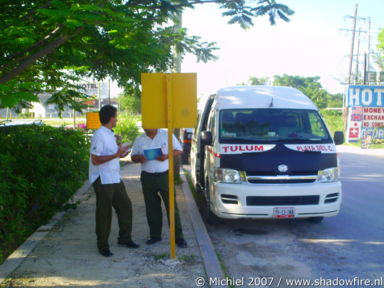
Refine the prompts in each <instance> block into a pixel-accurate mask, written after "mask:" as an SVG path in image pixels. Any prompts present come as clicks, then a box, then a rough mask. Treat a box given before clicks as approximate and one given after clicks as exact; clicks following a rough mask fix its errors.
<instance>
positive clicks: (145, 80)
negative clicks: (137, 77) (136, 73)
mask: <svg viewBox="0 0 384 288" xmlns="http://www.w3.org/2000/svg"><path fill="white" fill-rule="evenodd" d="M167 77H168V80H169V81H168V82H167ZM167 83H168V84H167ZM141 85H142V98H141V113H142V121H143V128H167V127H168V122H167V121H168V117H167V105H170V103H168V101H167V92H169V93H170V95H171V100H172V101H171V102H172V114H171V116H172V122H173V128H194V127H195V125H196V121H197V80H196V73H172V74H165V73H143V74H141ZM167 90H170V91H167ZM167 103H168V104H167Z"/></svg>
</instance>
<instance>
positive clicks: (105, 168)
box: [89, 126, 120, 184]
mask: <svg viewBox="0 0 384 288" xmlns="http://www.w3.org/2000/svg"><path fill="white" fill-rule="evenodd" d="M118 150H119V146H117V143H116V139H115V134H114V133H113V131H112V130H110V129H108V128H106V127H104V126H101V127H100V128H99V129H97V130H96V131H95V133H94V134H93V136H92V143H91V154H93V155H96V156H108V155H113V154H115V153H116V152H117V151H118ZM91 156H92V155H90V157H89V182H90V183H91V184H92V183H93V182H95V181H96V179H97V178H98V177H100V180H101V183H102V184H113V183H120V159H119V157H117V158H115V159H112V160H110V161H108V162H105V163H103V164H100V165H94V164H93V163H92V157H91Z"/></svg>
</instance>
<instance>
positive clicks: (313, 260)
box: [207, 152, 384, 287]
mask: <svg viewBox="0 0 384 288" xmlns="http://www.w3.org/2000/svg"><path fill="white" fill-rule="evenodd" d="M339 155H340V164H341V181H342V185H343V202H342V209H341V212H340V214H339V215H338V216H336V217H331V218H326V219H325V220H324V221H323V222H322V223H320V224H313V223H310V222H308V221H306V220H299V219H297V220H280V221H276V220H235V221H232V220H231V221H224V222H222V223H221V224H220V225H215V226H212V225H208V224H207V227H208V231H209V234H210V236H211V238H212V241H213V243H214V246H215V249H216V250H217V252H218V254H219V255H220V257H221V259H222V261H223V263H224V265H225V267H226V272H227V274H228V275H229V276H230V277H233V279H234V280H238V279H240V280H241V281H242V282H238V283H240V284H239V285H232V287H252V286H253V287H260V286H258V285H255V284H257V283H256V282H259V284H265V285H264V287H268V286H269V287H278V286H279V287H292V286H289V285H288V284H287V282H286V279H302V278H304V279H311V280H313V281H320V279H323V280H322V281H323V282H321V284H322V285H318V286H317V287H337V285H336V284H334V283H336V282H334V283H333V284H332V285H330V286H327V284H326V283H328V284H329V282H325V281H330V280H332V281H337V280H335V279H345V280H351V279H353V278H355V279H356V280H355V282H352V283H349V286H348V285H344V287H364V286H363V285H358V284H359V283H358V282H357V281H362V280H364V279H369V280H372V281H373V280H374V279H379V280H380V278H382V284H384V209H383V208H384V157H383V156H372V155H359V154H352V153H346V152H342V153H340V154H339ZM260 277H271V278H268V279H260ZM356 277H357V278H356ZM240 280H239V281H240ZM262 280H264V283H260V282H262ZM341 281H343V280H341ZM373 284H375V285H372V286H369V287H383V286H381V285H377V283H373ZM379 284H380V283H379ZM261 286H262V285H261ZM294 286H295V287H298V286H299V285H294ZM302 287H304V286H302ZM307 287H309V286H307ZM313 287H314V286H313ZM367 287H368V286H367Z"/></svg>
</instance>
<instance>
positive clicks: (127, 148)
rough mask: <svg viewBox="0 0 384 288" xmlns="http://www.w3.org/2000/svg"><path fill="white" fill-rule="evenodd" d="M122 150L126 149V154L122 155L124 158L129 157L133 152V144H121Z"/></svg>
mask: <svg viewBox="0 0 384 288" xmlns="http://www.w3.org/2000/svg"><path fill="white" fill-rule="evenodd" d="M121 148H123V149H124V154H123V155H122V156H123V157H125V156H127V155H128V153H129V152H131V150H132V149H131V143H128V142H126V143H123V144H121Z"/></svg>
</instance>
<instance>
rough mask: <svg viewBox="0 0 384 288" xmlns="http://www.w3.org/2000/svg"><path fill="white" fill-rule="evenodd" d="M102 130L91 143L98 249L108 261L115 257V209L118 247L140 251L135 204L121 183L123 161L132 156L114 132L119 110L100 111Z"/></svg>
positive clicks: (110, 108) (90, 166) (106, 109)
mask: <svg viewBox="0 0 384 288" xmlns="http://www.w3.org/2000/svg"><path fill="white" fill-rule="evenodd" d="M99 115H100V122H101V124H102V126H101V127H100V128H99V129H98V130H96V131H95V133H94V134H93V137H92V143H91V155H90V161H89V182H90V183H91V184H92V185H93V187H94V189H95V192H96V235H97V248H98V249H99V253H100V254H101V255H103V256H104V257H111V256H112V255H113V254H112V253H111V251H110V250H109V244H108V237H109V234H110V232H111V221H112V207H113V208H114V209H115V211H116V214H117V217H118V223H119V229H120V230H119V238H118V244H119V245H124V246H126V247H128V248H138V247H139V245H137V244H136V243H135V242H133V241H132V239H131V233H132V204H131V200H130V199H129V197H128V195H127V192H126V191H125V186H124V183H123V182H122V181H121V179H120V158H122V157H125V156H126V155H127V153H128V151H127V148H126V147H125V148H124V147H122V146H121V145H120V146H118V145H117V143H116V139H115V135H114V133H113V131H112V129H113V128H114V127H116V122H117V109H116V108H115V107H113V106H111V105H106V106H104V107H103V108H101V110H100V114H99Z"/></svg>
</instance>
